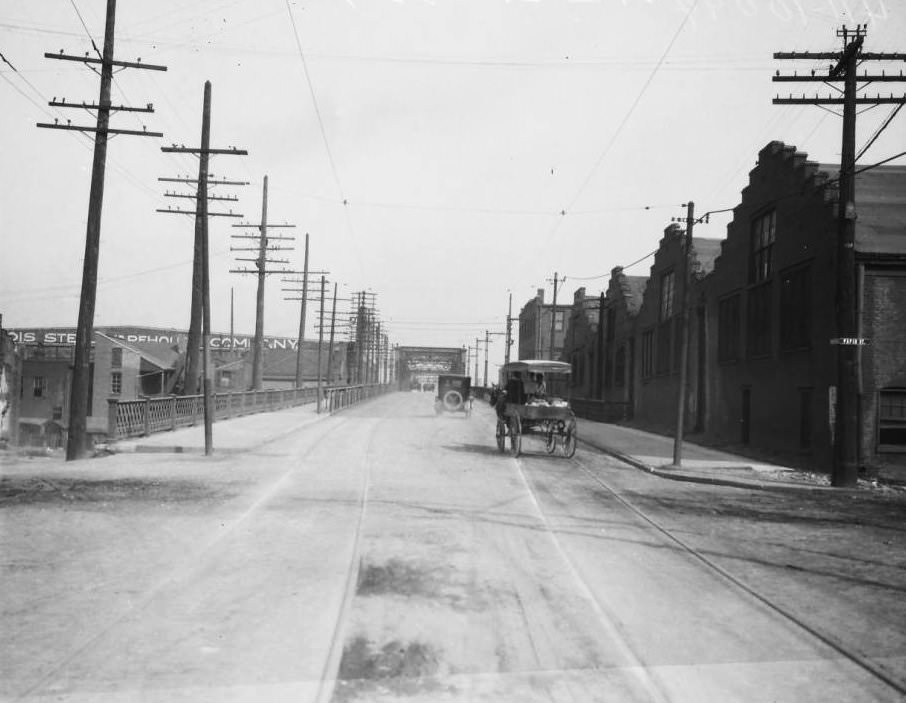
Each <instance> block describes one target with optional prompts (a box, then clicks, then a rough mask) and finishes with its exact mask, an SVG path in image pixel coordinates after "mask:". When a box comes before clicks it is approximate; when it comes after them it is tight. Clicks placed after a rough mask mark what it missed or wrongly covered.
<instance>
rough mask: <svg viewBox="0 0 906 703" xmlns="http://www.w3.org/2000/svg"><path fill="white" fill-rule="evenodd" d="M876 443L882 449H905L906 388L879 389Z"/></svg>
mask: <svg viewBox="0 0 906 703" xmlns="http://www.w3.org/2000/svg"><path fill="white" fill-rule="evenodd" d="M878 444H880V445H881V448H882V449H885V448H886V449H896V450H897V451H906V388H887V389H885V390H882V391H881V397H880V414H879V416H878Z"/></svg>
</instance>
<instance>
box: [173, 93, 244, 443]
mask: <svg viewBox="0 0 906 703" xmlns="http://www.w3.org/2000/svg"><path fill="white" fill-rule="evenodd" d="M161 151H163V152H164V153H170V154H194V155H196V156H198V192H197V193H196V199H195V211H194V212H192V211H187V210H179V209H176V210H173V209H169V210H158V212H173V213H178V214H184V215H195V264H194V267H193V275H192V301H193V308H192V319H191V322H190V327H189V339H188V344H187V348H186V354H187V356H189V355H191V354H197V350H198V341H197V336H196V338H195V342H194V344H193V336H192V326H191V325H192V324H195V323H196V316H197V312H196V307H195V304H196V303H195V301H196V299H199V298H200V302H201V350H202V376H203V381H202V390H203V393H204V453H205V455H206V456H210V455H211V454H212V453H213V452H214V440H213V423H214V403H213V397H212V395H213V388H212V385H213V384H212V379H211V375H212V373H213V369H212V368H211V363H210V362H211V359H210V357H211V344H210V341H211V281H210V254H209V240H208V217H209V216H210V215H214V214H217V213H209V212H208V161H209V159H210V156H211V154H230V155H232V156H245V155H247V154H248V152H247V151H245V150H244V149H237V148H236V147H230V148H229V149H212V148H211V81H205V84H204V102H203V105H202V113H201V146H199V147H186V146H182V145H180V146H176V145H173V146H169V147H161ZM223 216H225V217H242V215H238V214H235V215H234V214H233V213H229V214H227V215H223ZM199 254H200V256H199ZM199 268H200V273H201V277H200V278H201V295H200V296H196V284H197V282H198V279H197V273H198V271H199ZM196 329H197V328H196ZM196 334H197V333H196ZM189 358H191V357H189ZM190 380H192V381H193V382H194V381H197V377H196V379H190V378H189V374H188V366H187V367H186V388H187V389H189V391H190V392H192V390H193V387H192V386H189V382H190Z"/></svg>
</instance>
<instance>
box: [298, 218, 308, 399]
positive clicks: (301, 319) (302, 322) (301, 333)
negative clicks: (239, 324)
mask: <svg viewBox="0 0 906 703" xmlns="http://www.w3.org/2000/svg"><path fill="white" fill-rule="evenodd" d="M307 297H308V232H306V233H305V266H304V268H303V269H302V309H301V310H300V311H299V344H298V345H297V346H296V387H297V388H298V387H300V386H301V385H302V346H303V345H304V344H305V304H306V298H307Z"/></svg>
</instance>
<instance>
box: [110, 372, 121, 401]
mask: <svg viewBox="0 0 906 703" xmlns="http://www.w3.org/2000/svg"><path fill="white" fill-rule="evenodd" d="M110 394H111V395H122V394H123V372H122V371H111V372H110Z"/></svg>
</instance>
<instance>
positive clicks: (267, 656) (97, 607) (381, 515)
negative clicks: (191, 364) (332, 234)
mask: <svg viewBox="0 0 906 703" xmlns="http://www.w3.org/2000/svg"><path fill="white" fill-rule="evenodd" d="M494 420H495V416H494V414H493V412H492V410H491V409H490V408H489V407H488V406H486V405H485V404H482V403H479V402H476V403H475V405H474V412H473V414H472V415H471V417H464V416H463V415H462V414H458V415H452V414H451V415H440V416H435V412H434V407H433V397H432V396H431V395H430V394H421V393H411V394H410V393H392V394H388V395H385V396H383V397H381V398H377V399H374V400H372V401H370V402H366V403H361V404H358V405H356V406H354V407H349V408H348V409H346V410H345V411H344V412H342V413H338V414H336V415H333V416H327V417H324V418H322V419H321V420H319V421H318V422H315V423H308V424H306V425H305V426H304V429H302V430H300V431H297V432H295V433H290V434H286V433H283V434H282V435H281V436H280V438H279V439H275V440H273V441H271V442H269V443H266V444H263V445H262V444H260V438H259V440H256V442H255V443H254V445H252V444H250V445H249V449H248V450H246V451H245V452H238V453H236V454H231V455H229V456H221V457H217V458H213V459H211V458H205V457H201V456H189V455H179V456H176V455H173V456H170V457H164V458H161V457H159V456H154V455H129V456H114V457H108V458H105V459H102V460H91V461H86V462H69V463H67V464H63V465H61V466H60V467H57V468H53V467H51V468H49V469H47V470H44V469H41V468H40V467H41V466H42V465H40V464H35V465H34V466H37V467H38V468H33V467H32V466H31V465H29V466H27V467H25V468H23V469H22V471H21V473H20V474H17V475H9V476H4V477H3V481H2V487H3V491H2V492H0V499H2V500H0V510H3V511H4V513H3V517H4V518H8V519H6V521H5V525H6V526H7V527H8V529H4V531H3V533H2V536H0V540H2V545H0V546H2V548H3V553H4V564H3V565H2V568H3V570H4V574H3V575H4V584H5V586H4V591H3V594H2V595H0V599H2V601H0V603H2V606H3V607H2V609H0V617H2V621H0V629H2V630H3V632H4V633H5V634H4V637H3V640H2V648H3V649H2V652H0V654H2V655H3V656H0V699H3V700H20V701H36V702H37V701H41V700H48V699H50V698H53V699H54V700H59V701H68V702H69V703H74V702H76V701H88V700H91V701H99V702H100V703H107V701H118V700H139V699H140V700H144V701H152V702H156V701H171V700H192V701H217V702H218V703H221V702H223V701H252V700H267V701H290V700H291V701H304V702H310V703H313V702H315V701H317V702H319V703H351V702H354V701H368V702H369V703H371V702H378V703H381V702H384V701H418V702H419V703H428V702H430V703H434V702H435V701H448V700H449V701H494V702H497V701H507V702H509V701H513V702H518V703H534V701H556V702H560V701H582V702H583V703H585V702H594V701H605V700H607V701H611V700H619V701H630V702H632V701H679V702H683V701H690V702H691V701H695V703H699V702H700V701H711V700H713V701H727V700H733V701H748V700H796V701H826V700H872V701H888V700H889V701H895V700H901V699H902V697H903V695H904V682H906V673H904V672H906V633H903V632H902V628H898V623H902V621H903V617H902V616H903V615H904V613H906V606H903V605H901V602H902V600H903V599H902V592H903V591H904V590H906V583H904V581H906V577H904V576H903V575H902V573H901V572H900V571H897V567H896V564H897V563H898V562H897V558H896V557H895V554H896V553H899V552H894V553H891V552H889V551H888V552H883V553H882V552H877V555H881V556H877V555H876V554H875V553H873V552H872V551H871V550H872V549H873V548H874V549H879V548H880V545H881V544H882V542H883V541H884V540H885V539H888V538H889V539H891V540H895V539H897V538H898V535H900V534H901V532H896V531H895V530H894V531H891V532H889V533H883V530H886V529H887V527H885V525H886V524H887V523H883V524H882V523H881V522H878V523H877V524H875V522H874V521H875V519H876V516H877V514H878V513H879V509H878V508H879V507H880V508H883V506H870V505H869V506H866V508H865V510H866V512H865V515H864V517H863V519H862V520H861V523H860V524H858V525H854V526H851V527H850V526H847V525H846V524H844V523H843V522H842V521H840V520H836V519H835V516H834V515H833V514H832V513H831V512H829V511H830V508H828V507H827V506H823V505H822V504H820V503H818V502H814V501H821V500H839V499H837V498H825V497H822V496H795V497H794V498H785V497H784V496H780V495H777V494H764V493H763V492H753V491H747V490H745V489H737V488H721V487H714V486H702V485H697V484H679V483H677V482H674V481H660V480H659V479H657V478H656V477H652V476H650V475H648V474H646V473H643V472H639V471H636V470H634V469H631V468H628V467H626V466H625V465H621V464H619V463H618V462H616V461H615V460H613V459H611V458H610V457H607V456H604V455H602V454H599V453H597V452H594V451H592V450H590V449H588V448H587V447H583V446H581V445H580V447H579V451H578V452H577V453H576V455H575V457H574V458H572V459H568V458H565V457H563V456H549V455H547V454H546V452H545V448H544V443H543V442H541V441H538V440H533V439H531V438H528V437H527V438H525V442H524V444H523V447H522V449H523V452H524V454H523V455H521V456H520V457H518V458H514V457H512V456H511V455H510V454H509V453H501V452H499V451H498V449H497V447H496V443H495V437H494V431H495V422H494ZM259 424H260V423H259ZM533 442H534V443H533ZM74 464H75V465H74ZM48 466H49V465H48ZM792 500H796V501H813V503H809V504H803V503H796V504H792V503H789V502H784V501H792ZM846 500H847V501H851V499H850V498H847V499H846ZM791 506H793V507H791ZM808 511H812V512H814V514H815V520H814V521H812V522H808V521H806V520H805V516H806V514H808ZM759 517H761V518H763V519H762V520H759V519H756V518H759ZM889 522H891V523H892V522H894V521H893V520H892V519H891V520H890V521H889ZM847 531H849V532H848V533H847ZM844 533H847V534H851V537H852V543H853V544H856V545H858V554H855V553H853V554H849V555H847V553H846V552H845V550H844V549H843V548H842V547H841V546H840V545H841V544H842V542H841V538H842V536H843V535H844ZM829 539H832V540H833V545H832V546H828V542H827V540H829ZM873 545H875V546H873ZM888 549H895V546H894V547H889V548H888ZM884 560H886V561H888V562H890V564H889V565H885V564H883V563H882V562H883V561H884ZM789 564H796V565H797V568H796V569H790V568H787V566H788V565H789ZM868 570H871V571H872V573H871V575H870V577H869V576H868V575H867V574H866V572H867V571H868ZM816 601H817V602H820V603H822V606H823V607H824V610H823V611H822V610H817V609H816V608H815V607H814V605H815V602H816ZM828 609H829V610H828ZM829 611H835V612H831V613H830V614H828V613H829ZM61 623H64V624H65V626H61Z"/></svg>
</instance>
